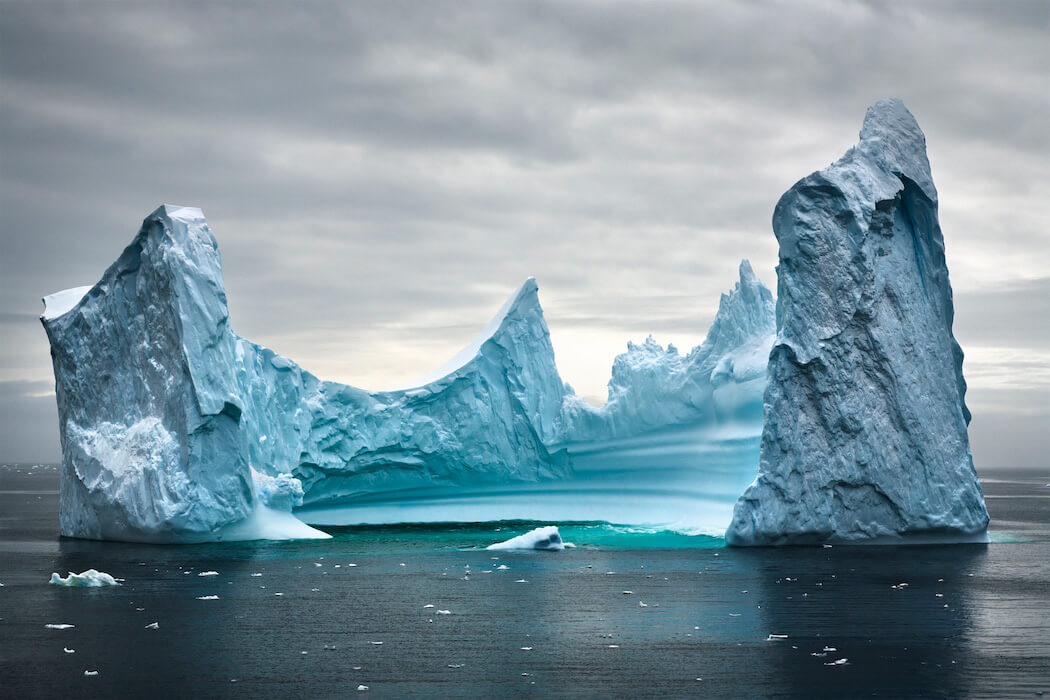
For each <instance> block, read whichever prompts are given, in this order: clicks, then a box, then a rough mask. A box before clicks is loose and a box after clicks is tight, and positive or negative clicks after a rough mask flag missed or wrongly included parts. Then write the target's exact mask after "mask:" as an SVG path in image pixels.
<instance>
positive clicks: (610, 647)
mask: <svg viewBox="0 0 1050 700" xmlns="http://www.w3.org/2000/svg"><path fill="white" fill-rule="evenodd" d="M605 648H606V649H619V648H620V645H619V644H606V645H605Z"/></svg>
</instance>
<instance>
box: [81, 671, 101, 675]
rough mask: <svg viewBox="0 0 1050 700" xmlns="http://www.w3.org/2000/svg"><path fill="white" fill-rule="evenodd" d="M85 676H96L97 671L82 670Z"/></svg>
mask: <svg viewBox="0 0 1050 700" xmlns="http://www.w3.org/2000/svg"><path fill="white" fill-rule="evenodd" d="M84 675H85V676H97V675H98V671H84Z"/></svg>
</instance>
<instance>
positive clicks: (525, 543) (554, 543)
mask: <svg viewBox="0 0 1050 700" xmlns="http://www.w3.org/2000/svg"><path fill="white" fill-rule="evenodd" d="M486 549H542V550H545V551H552V552H557V551H561V550H562V549H565V543H564V542H562V539H561V534H560V533H559V532H558V527H557V526H556V525H547V526H546V527H538V528H536V529H534V530H529V531H528V532H526V533H525V534H524V535H518V536H517V537H511V538H510V539H509V540H506V541H505V542H497V543H496V544H490V545H489V546H488V547H486Z"/></svg>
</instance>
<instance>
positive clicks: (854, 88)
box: [0, 0, 1050, 470]
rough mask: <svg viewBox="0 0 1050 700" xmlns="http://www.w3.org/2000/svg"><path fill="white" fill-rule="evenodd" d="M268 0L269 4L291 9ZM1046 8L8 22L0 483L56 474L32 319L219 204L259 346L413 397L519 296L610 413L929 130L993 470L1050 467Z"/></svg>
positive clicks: (548, 6)
mask: <svg viewBox="0 0 1050 700" xmlns="http://www.w3.org/2000/svg"><path fill="white" fill-rule="evenodd" d="M278 7H279V8H280V9H278ZM1048 32H1050V3H1046V2H1024V1H1014V2H1002V3H977V2H973V3H942V2H923V3H912V2H900V3H881V2H799V1H796V0H792V1H790V2H786V1H785V2H738V3H724V2H661V1H656V2H646V3H627V2H616V1H613V2H544V1H534V2H463V1H459V2H454V3H453V2H441V1H434V2H425V3H418V2H400V1H398V0H394V1H391V0H384V2H382V3H342V2H323V3H322V2H310V1H306V2H301V3H295V4H294V6H292V5H284V4H278V3H271V2H259V3H252V2H236V3H222V2H219V3H214V2H213V3H203V2H202V3H199V4H198V3H192V2H184V3H178V4H175V3H163V2H161V3H150V4H149V6H145V4H141V5H140V4H132V3H123V2H121V3H106V2H95V3H80V2H70V3H64V2H53V1H49V0H43V1H39V2H37V1H25V2H11V1H9V0H0V461H57V460H58V459H59V455H60V451H59V445H58V429H57V413H56V409H55V398H54V378H53V375H52V370H51V362H50V356H49V351H48V344H47V339H46V337H45V335H44V332H43V329H42V328H41V326H40V322H39V320H38V316H39V314H40V313H41V311H42V305H41V303H40V297H42V296H43V295H45V294H50V293H52V292H55V291H57V290H60V289H65V288H68V287H74V286H80V285H86V284H92V283H94V282H95V281H97V280H98V278H99V277H100V276H101V274H102V272H103V271H104V270H105V268H106V267H107V266H108V265H109V264H110V263H111V262H112V261H113V260H115V259H116V257H117V256H118V255H119V253H120V252H121V250H122V249H123V247H124V246H125V245H127V243H129V242H130V241H131V239H132V237H133V236H134V234H135V232H136V231H137V230H138V227H139V225H140V223H141V221H142V219H143V218H144V217H145V216H146V215H148V214H149V213H150V212H151V211H152V210H153V209H155V208H156V207H157V206H158V205H160V204H161V203H172V204H182V205H190V206H197V207H201V208H202V209H203V210H204V212H205V214H206V215H207V217H208V221H209V224H210V226H211V228H212V231H213V232H214V233H215V236H216V238H217V239H218V241H219V245H220V247H221V251H222V256H223V270H224V274H225V280H226V288H227V294H228V297H229V306H230V313H231V323H232V325H233V327H234V330H235V331H236V332H238V333H239V334H240V335H242V336H245V337H247V338H250V339H252V340H254V341H256V342H259V343H262V344H264V345H267V346H269V347H272V348H273V349H275V350H276V351H277V352H279V353H282V354H284V355H287V356H289V357H291V358H293V359H294V360H296V361H297V362H299V363H300V364H301V365H302V366H303V367H305V368H306V369H309V370H310V371H312V372H313V373H315V374H317V375H318V376H321V377H323V378H325V379H331V380H336V381H341V382H345V383H349V384H353V385H356V386H360V387H363V388H366V389H384V388H391V387H394V386H397V385H398V384H401V383H403V382H405V381H406V380H409V379H411V378H413V377H416V376H419V375H422V374H425V373H427V372H429V371H430V370H432V369H433V368H435V367H437V366H439V365H441V364H442V363H444V362H445V360H447V359H448V358H449V357H451V356H452V355H454V354H455V353H456V351H457V350H459V349H460V348H461V347H462V346H464V345H466V344H467V343H469V342H470V341H471V339H472V338H473V336H474V335H475V334H476V333H477V332H478V331H479V330H480V329H481V328H482V327H483V326H484V325H485V324H486V323H487V322H488V320H489V318H490V317H491V316H492V314H493V313H494V312H495V311H496V310H497V309H498V308H499V307H500V305H501V304H502V303H503V301H504V300H505V298H506V297H507V296H509V295H510V294H511V293H512V292H513V291H514V290H515V289H516V288H517V286H518V285H519V284H520V283H521V282H522V280H524V279H525V278H526V277H528V276H535V277H536V278H537V281H538V283H539V286H540V300H541V302H542V304H543V307H544V312H545V316H546V319H547V322H548V325H549V327H550V331H551V338H552V341H553V344H554V348H555V353H556V357H557V361H558V366H559V369H560V370H561V373H562V377H563V378H564V379H565V380H566V381H568V382H569V383H570V384H572V385H573V386H574V387H575V389H576V391H577V392H578V393H580V394H582V395H584V396H586V397H588V398H589V399H591V400H592V401H594V402H596V403H601V402H602V401H603V400H604V397H605V384H606V382H607V381H608V378H609V372H610V368H611V365H612V360H613V357H614V356H615V355H616V354H618V353H619V352H622V351H623V350H624V349H625V347H626V342H627V341H628V340H641V339H644V337H645V336H646V335H647V334H649V333H652V334H653V335H654V336H655V337H656V339H657V340H658V341H660V342H663V343H666V342H674V343H675V345H676V346H677V347H679V348H680V349H682V350H683V351H685V350H687V349H688V348H691V347H692V346H694V345H697V344H699V343H700V342H701V341H702V340H703V337H704V335H705V333H706V330H707V327H708V325H709V324H710V322H711V320H712V319H713V317H714V314H715V312H716V310H717V306H718V299H719V295H720V294H721V293H722V292H723V291H726V290H728V289H730V288H731V287H732V285H733V282H734V281H735V279H736V270H737V266H738V265H739V262H740V259H741V258H744V257H746V258H749V259H750V260H751V262H752V264H753V266H754V268H755V271H756V273H757V274H758V276H759V277H760V278H761V279H762V280H763V281H764V282H765V283H766V284H767V285H768V286H770V287H771V288H773V289H774V290H775V286H776V273H775V270H774V267H775V265H776V259H777V245H776V240H775V238H774V236H773V233H772V228H771V225H770V217H771V215H772V211H773V207H774V205H775V204H776V202H777V200H778V198H779V197H780V195H781V194H782V193H783V192H784V191H786V190H787V189H788V188H789V187H790V186H791V185H792V184H793V183H794V182H796V181H797V180H798V179H800V178H802V177H803V176H805V175H807V174H808V173H810V172H812V171H814V170H818V169H820V168H822V167H824V166H826V165H827V164H829V163H830V162H832V161H834V160H836V159H837V158H838V157H839V156H840V155H842V153H843V152H844V151H845V150H846V149H847V148H849V147H850V146H851V145H853V144H854V143H855V142H856V140H857V132H858V131H859V129H860V126H861V122H862V120H863V116H864V111H865V109H866V108H867V106H868V105H870V104H871V103H873V102H875V101H876V100H878V99H881V98H885V97H899V98H901V99H903V100H904V102H905V104H906V105H907V106H908V107H909V109H910V110H911V111H912V112H913V113H914V114H915V116H916V118H917V119H918V121H919V124H920V125H921V126H922V128H923V130H924V131H925V133H926V137H927V142H928V149H929V155H930V161H931V164H932V168H933V176H934V180H935V182H936V184H937V188H938V191H939V194H940V207H941V208H940V212H941V226H942V229H943V232H944V237H945V243H946V248H947V260H948V266H949V270H950V273H951V282H952V285H953V288H954V292H955V307H956V326H955V331H956V337H957V338H958V340H959V342H960V344H961V345H962V347H963V350H964V351H965V353H966V360H965V363H964V366H963V369H964V374H965V376H966V379H967V381H968V384H969V387H970V389H969V393H968V395H967V401H968V404H969V406H970V408H971V410H972V412H973V415H974V418H973V422H972V423H971V426H970V436H971V441H972V445H973V452H974V458H975V463H976V464H977V467H978V470H980V469H981V467H992V466H1018V467H1046V466H1048V460H1047V458H1046V455H1047V454H1048V453H1050V228H1048V224H1047V222H1048V221H1050V126H1048V125H1050V42H1048V41H1047V39H1046V37H1047V36H1048Z"/></svg>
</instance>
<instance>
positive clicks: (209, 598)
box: [197, 595, 219, 600]
mask: <svg viewBox="0 0 1050 700" xmlns="http://www.w3.org/2000/svg"><path fill="white" fill-rule="evenodd" d="M218 599H219V596H217V595H199V596H197V600H218Z"/></svg>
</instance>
